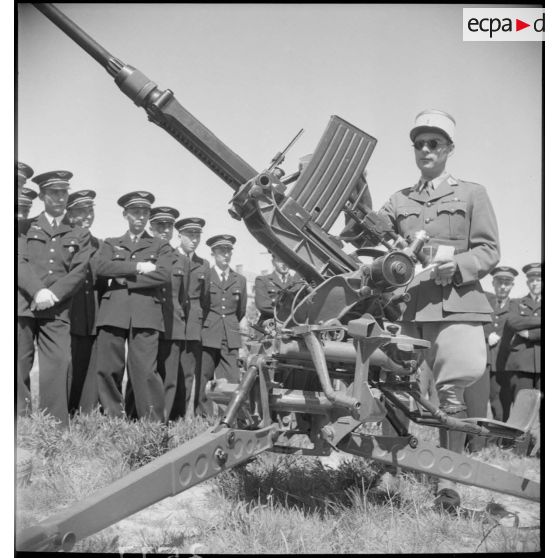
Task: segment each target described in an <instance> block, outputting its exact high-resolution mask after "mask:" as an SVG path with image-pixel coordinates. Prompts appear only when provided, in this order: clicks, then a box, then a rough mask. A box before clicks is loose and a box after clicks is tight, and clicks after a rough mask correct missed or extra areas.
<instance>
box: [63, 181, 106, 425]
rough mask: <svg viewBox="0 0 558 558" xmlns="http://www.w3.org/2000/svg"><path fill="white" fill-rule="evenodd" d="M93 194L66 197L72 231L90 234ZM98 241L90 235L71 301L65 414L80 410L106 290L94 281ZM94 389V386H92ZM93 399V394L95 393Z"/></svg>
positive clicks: (82, 192)
mask: <svg viewBox="0 0 558 558" xmlns="http://www.w3.org/2000/svg"><path fill="white" fill-rule="evenodd" d="M96 196H97V194H96V192H94V191H93V190H78V191H77V192H73V193H72V194H70V195H69V197H68V204H67V205H66V216H65V218H64V221H66V222H67V223H68V224H69V225H70V226H71V227H81V228H83V229H85V230H90V229H91V225H92V224H93V221H94V220H95V209H94V206H95V197H96ZM99 245H100V241H99V239H98V238H95V237H94V236H93V235H91V260H90V261H89V264H88V265H87V269H86V275H85V281H84V283H83V285H82V286H81V288H80V289H79V290H78V291H77V292H76V293H75V295H74V297H73V299H72V308H71V311H70V332H71V338H72V368H71V371H72V372H71V374H70V378H71V384H70V396H69V401H68V410H69V411H70V414H73V413H75V412H76V411H77V410H78V409H79V405H80V399H81V395H82V391H83V388H84V384H85V380H86V376H87V370H88V368H89V365H90V361H91V355H92V352H93V344H94V342H95V338H96V333H97V331H96V329H95V322H96V320H97V313H98V311H99V300H100V297H101V296H102V295H103V293H104V292H105V290H106V289H107V286H108V282H107V280H106V279H102V278H99V277H97V274H96V271H95V258H94V256H95V254H96V253H97V251H98V250H99ZM92 387H93V386H92ZM95 397H96V390H95Z"/></svg>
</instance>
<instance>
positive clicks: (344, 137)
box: [289, 116, 377, 231]
mask: <svg viewBox="0 0 558 558" xmlns="http://www.w3.org/2000/svg"><path fill="white" fill-rule="evenodd" d="M376 143H377V140H376V139H375V138H373V137H372V136H370V135H368V134H366V133H365V132H363V131H362V130H359V129H358V128H357V127H356V126H353V125H352V124H349V123H348V122H346V121H345V120H343V119H342V118H339V117H338V116H332V117H331V118H330V120H329V123H328V125H327V128H326V130H325V132H324V134H323V136H322V137H321V139H320V143H319V144H318V146H317V148H316V150H315V151H314V153H313V155H312V158H311V159H310V161H309V163H308V165H307V166H306V167H305V168H304V169H303V170H302V172H301V174H300V177H299V178H298V180H297V181H296V183H295V185H294V186H293V188H292V190H291V192H290V193H289V197H290V198H292V199H294V200H295V201H296V202H297V203H298V204H299V205H300V206H302V207H303V208H304V209H305V210H306V211H307V212H308V213H309V215H310V216H311V220H312V221H314V222H315V223H316V224H317V225H319V226H320V227H321V228H322V229H323V230H325V231H329V229H330V228H331V227H332V226H333V224H334V223H335V221H336V220H337V217H339V214H340V213H341V211H342V210H343V207H345V204H346V203H347V202H350V203H351V205H352V206H355V205H356V204H358V202H359V201H360V200H361V198H362V197H363V196H365V195H366V192H367V187H366V182H365V181H361V176H362V174H363V172H364V169H365V167H366V165H367V164H368V161H369V159H370V156H371V155H372V152H373V151H374V147H375V146H376ZM359 181H361V184H360V185H359ZM359 186H360V190H359V189H358V187H359Z"/></svg>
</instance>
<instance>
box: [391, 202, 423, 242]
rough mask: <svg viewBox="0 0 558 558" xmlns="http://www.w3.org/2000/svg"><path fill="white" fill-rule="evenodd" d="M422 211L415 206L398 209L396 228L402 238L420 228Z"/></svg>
mask: <svg viewBox="0 0 558 558" xmlns="http://www.w3.org/2000/svg"><path fill="white" fill-rule="evenodd" d="M421 213H422V209H421V208H420V207H418V206H416V205H412V206H406V207H400V208H399V209H398V212H397V228H398V232H399V233H400V234H401V235H402V236H407V235H409V234H412V233H414V232H416V231H418V230H420V229H421V228H422V218H421Z"/></svg>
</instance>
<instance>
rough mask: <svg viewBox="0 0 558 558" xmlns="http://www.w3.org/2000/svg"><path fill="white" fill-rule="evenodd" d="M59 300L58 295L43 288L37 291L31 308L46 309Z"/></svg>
mask: <svg viewBox="0 0 558 558" xmlns="http://www.w3.org/2000/svg"><path fill="white" fill-rule="evenodd" d="M57 302H59V300H58V297H57V296H56V295H55V294H54V293H53V292H52V291H50V290H49V289H41V290H40V291H37V293H36V294H35V297H34V298H33V302H31V310H32V311H33V310H46V309H47V308H52V307H53V306H54V305H55V304H56V303H57Z"/></svg>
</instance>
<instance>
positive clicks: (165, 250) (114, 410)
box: [95, 191, 172, 421]
mask: <svg viewBox="0 0 558 558" xmlns="http://www.w3.org/2000/svg"><path fill="white" fill-rule="evenodd" d="M154 201H155V198H154V196H153V194H151V193H150V192H145V191H135V192H130V193H129V194H125V195H124V196H122V197H120V198H119V199H118V202H117V203H118V205H120V206H121V207H122V208H123V213H122V214H123V216H124V218H125V219H126V220H127V222H128V231H126V233H124V234H123V235H122V236H119V237H115V238H107V239H106V240H105V242H104V243H103V245H102V246H101V249H100V250H99V253H98V254H99V255H98V258H97V260H98V261H97V273H98V275H99V276H100V277H106V278H110V279H112V280H111V283H110V286H109V288H108V289H107V291H106V292H105V293H104V294H103V296H102V298H101V306H100V308H99V316H98V318H97V351H96V359H95V361H96V364H95V368H96V371H97V374H96V377H97V386H98V390H99V400H100V402H101V405H102V407H103V409H104V411H105V412H106V413H107V414H109V415H110V416H121V415H122V380H123V377H124V367H125V365H126V369H127V372H128V381H129V382H131V387H132V389H133V392H134V400H135V408H136V410H137V415H138V417H140V418H143V417H146V418H150V419H152V420H158V421H162V420H163V419H164V393H163V381H162V379H161V376H160V375H159V374H157V348H158V344H159V332H162V331H164V326H163V313H162V310H161V301H160V299H159V289H160V288H161V287H164V286H165V285H166V284H167V283H168V281H170V277H171V268H172V248H171V247H170V245H169V243H168V242H167V241H166V240H162V239H159V238H153V237H151V236H150V235H149V234H147V233H146V232H145V226H146V225H147V220H148V218H149V210H150V208H151V205H152V204H153V202H154ZM126 342H127V343H128V357H127V363H125V345H126Z"/></svg>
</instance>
